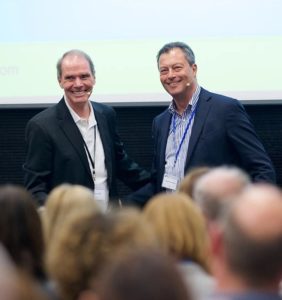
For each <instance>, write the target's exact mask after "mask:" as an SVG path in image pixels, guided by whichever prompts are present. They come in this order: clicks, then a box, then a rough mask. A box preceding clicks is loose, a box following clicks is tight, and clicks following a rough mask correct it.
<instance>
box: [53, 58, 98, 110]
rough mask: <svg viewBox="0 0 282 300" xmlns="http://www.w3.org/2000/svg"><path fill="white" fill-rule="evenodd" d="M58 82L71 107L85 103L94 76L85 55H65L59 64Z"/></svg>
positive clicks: (92, 84) (93, 81) (90, 90)
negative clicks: (60, 72) (59, 75)
mask: <svg viewBox="0 0 282 300" xmlns="http://www.w3.org/2000/svg"><path fill="white" fill-rule="evenodd" d="M61 71H62V75H61V77H60V78H59V84H60V86H61V88H62V89H64V91H65V95H66V97H67V100H68V102H69V104H70V106H71V107H76V106H78V105H83V104H85V103H87V101H88V99H89V97H90V94H91V92H92V89H93V86H94V84H95V78H94V76H93V74H92V73H91V69H90V65H89V63H88V61H87V60H86V58H85V57H83V56H81V55H77V54H73V55H68V56H66V57H65V58H64V59H63V61H62V64H61Z"/></svg>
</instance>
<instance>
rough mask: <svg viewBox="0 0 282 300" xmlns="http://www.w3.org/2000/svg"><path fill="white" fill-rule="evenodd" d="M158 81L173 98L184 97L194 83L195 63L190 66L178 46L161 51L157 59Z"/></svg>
mask: <svg viewBox="0 0 282 300" xmlns="http://www.w3.org/2000/svg"><path fill="white" fill-rule="evenodd" d="M159 72H160V81H161V83H162V85H163V87H164V88H165V90H166V91H167V92H168V93H169V94H170V95H171V96H172V97H174V98H178V97H185V95H186V93H187V92H188V91H189V90H190V89H191V88H192V87H193V86H194V85H195V82H196V73H197V65H196V64H193V65H192V66H190V64H189V63H188V61H187V59H186V57H185V54H184V53H183V51H182V50H181V49H180V48H174V49H172V50H170V51H169V52H168V53H163V54H162V55H161V56H160V59H159Z"/></svg>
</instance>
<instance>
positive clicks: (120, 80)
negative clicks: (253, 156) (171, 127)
mask: <svg viewBox="0 0 282 300" xmlns="http://www.w3.org/2000/svg"><path fill="white" fill-rule="evenodd" d="M0 11H1V12H0V14H1V27H0V85H1V88H0V106H2V107H3V106H4V107H5V106H13V105H15V106H28V105H31V106H40V105H49V104H52V103H56V102H58V100H59V99H60V98H61V96H62V94H63V91H62V90H61V89H60V88H59V85H58V83H57V79H56V68H55V66H56V62H57V60H58V58H59V57H60V56H61V55H62V54H63V53H64V52H65V51H68V50H70V49H73V48H75V49H81V50H84V51H85V52H87V53H88V54H89V55H90V56H91V57H92V58H93V61H94V64H95V68H96V85H95V88H94V92H93V94H92V96H91V97H92V100H96V101H99V102H104V103H109V104H113V105H155V104H157V105H158V104H163V103H166V102H167V101H170V96H169V95H168V94H166V93H165V91H164V90H163V88H162V86H161V84H160V82H159V74H158V69H157V64H156V54H157V52H158V50H159V49H160V48H161V47H162V46H163V44H165V43H167V42H171V41H183V42H186V43H187V44H189V45H190V46H191V47H192V49H193V50H194V52H195V55H196V63H197V65H198V76H197V77H198V82H199V84H200V85H201V86H203V87H205V88H206V89H208V90H210V91H214V92H218V93H222V94H225V95H230V96H232V97H235V98H237V99H239V100H242V101H243V102H244V101H245V102H247V101H251V102H252V103H266V102H267V103H276V102H279V101H281V99H282V83H281V81H282V80H281V75H280V71H281V70H282V59H281V54H282V18H281V11H282V1H281V0H267V1H265V0H237V1H234V0H212V1H211V0H174V1H167V0H142V1H133V0H104V1H100V0H99V1H96V0H80V1H73V0H69V1H66V0H61V1H58V0H56V1H55V0H49V1H38V0H11V1H1V4H0ZM251 102H250V103H251Z"/></svg>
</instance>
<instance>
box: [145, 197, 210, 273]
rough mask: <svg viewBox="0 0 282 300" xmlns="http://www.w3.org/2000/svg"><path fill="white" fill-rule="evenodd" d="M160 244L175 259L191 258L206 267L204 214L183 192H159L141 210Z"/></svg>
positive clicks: (206, 244)
mask: <svg viewBox="0 0 282 300" xmlns="http://www.w3.org/2000/svg"><path fill="white" fill-rule="evenodd" d="M144 216H145V217H146V219H147V220H148V221H149V222H150V223H151V224H152V226H153V228H154V230H155V232H156V234H157V236H158V239H159V242H160V245H161V247H162V248H163V249H164V250H165V251H166V252H168V253H169V254H171V255H173V256H175V257H177V258H178V259H183V260H184V259H191V260H193V261H195V262H197V263H198V264H199V265H201V266H202V267H203V268H204V269H205V270H207V271H208V270H209V267H208V235H207V231H206V225H205V221H204V217H203V215H202V213H201V212H200V210H199V208H198V207H197V206H196V204H195V203H193V201H192V199H191V198H189V197H188V196H187V195H185V194H183V193H174V194H159V195H157V196H155V197H153V198H152V199H151V200H150V201H149V202H148V204H147V205H146V206H145V209H144Z"/></svg>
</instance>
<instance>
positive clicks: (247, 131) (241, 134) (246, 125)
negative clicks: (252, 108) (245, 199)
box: [226, 102, 276, 183]
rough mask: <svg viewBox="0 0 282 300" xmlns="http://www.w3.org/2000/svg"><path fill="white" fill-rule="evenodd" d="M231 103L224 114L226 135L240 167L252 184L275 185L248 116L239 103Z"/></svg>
mask: <svg viewBox="0 0 282 300" xmlns="http://www.w3.org/2000/svg"><path fill="white" fill-rule="evenodd" d="M233 103H234V105H233V106H232V108H231V109H229V110H228V112H227V114H226V126H227V134H228V138H229V140H230V141H231V143H232V144H233V147H234V149H235V151H237V153H238V157H239V158H240V160H241V165H242V167H243V168H244V169H245V170H246V171H247V172H248V174H249V175H250V177H251V178H252V180H253V181H254V182H258V181H264V182H270V183H275V181H276V176H275V171H274V168H273V165H272V162H271V160H270V158H269V156H268V154H267V153H266V151H265V149H264V147H263V144H262V142H261V141H260V139H259V137H258V136H257V134H256V132H255V129H254V126H253V124H252V123H251V121H250V119H249V116H248V115H247V113H246V111H245V109H244V107H243V105H241V104H240V103H239V102H233Z"/></svg>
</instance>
